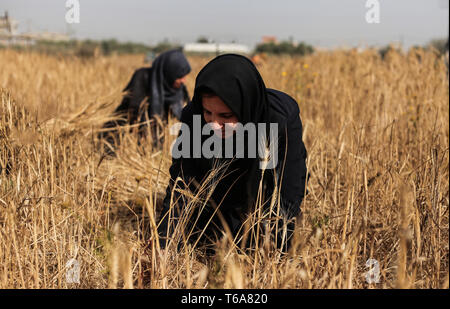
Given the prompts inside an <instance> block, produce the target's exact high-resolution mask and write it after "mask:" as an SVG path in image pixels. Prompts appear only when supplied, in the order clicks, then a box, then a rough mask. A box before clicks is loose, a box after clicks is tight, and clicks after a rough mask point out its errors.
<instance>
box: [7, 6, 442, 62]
mask: <svg viewBox="0 0 450 309" xmlns="http://www.w3.org/2000/svg"><path fill="white" fill-rule="evenodd" d="M448 7H449V6H448V0H431V1H425V0H395V1H373V0H344V1H333V0H319V1H297V0H283V1H276V2H275V1H267V0H263V1H261V0H258V1H256V0H239V1H238V0H227V1H225V0H216V1H207V0H193V1H185V0H164V1H163V0H150V1H140V0H129V1H118V0H112V1H111V0H109V1H106V0H91V1H83V0H76V1H75V0H68V1H60V0H42V1H29V0H2V1H1V4H0V45H3V46H5V45H14V46H22V47H23V46H28V48H30V47H31V48H36V49H45V50H58V51H63V50H67V49H69V50H73V49H74V47H77V48H78V49H80V46H81V45H82V46H83V48H82V50H83V52H85V53H86V52H89V50H90V51H91V52H93V50H94V49H95V48H96V47H97V52H101V53H103V54H108V53H112V52H127V53H129V52H138V53H142V52H150V53H149V54H148V56H149V57H151V56H152V54H151V52H154V53H158V52H160V51H163V50H166V49H169V48H172V47H176V46H180V47H184V48H185V51H187V52H194V53H196V52H197V53H200V52H203V53H208V52H213V53H220V52H238V53H244V54H251V53H253V52H255V51H256V52H269V53H278V54H280V53H290V54H293V53H295V54H306V53H309V52H311V51H312V50H313V49H314V50H320V49H335V48H354V47H357V48H360V49H364V48H369V47H372V48H373V47H375V48H379V49H383V48H386V47H387V46H389V45H392V44H394V45H396V47H398V48H403V49H409V48H411V47H417V46H421V47H427V46H430V45H433V46H434V47H435V48H437V49H438V50H441V51H444V49H445V46H446V44H448V43H447V42H448V10H449V9H448ZM74 10H77V12H76V13H74ZM74 14H75V15H74ZM199 44H202V45H199Z"/></svg>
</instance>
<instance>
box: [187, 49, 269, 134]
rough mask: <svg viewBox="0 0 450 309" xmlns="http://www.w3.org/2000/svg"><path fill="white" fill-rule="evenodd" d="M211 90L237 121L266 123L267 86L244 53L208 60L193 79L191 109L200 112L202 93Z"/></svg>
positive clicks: (201, 108)
mask: <svg viewBox="0 0 450 309" xmlns="http://www.w3.org/2000/svg"><path fill="white" fill-rule="evenodd" d="M204 89H209V90H212V91H213V92H214V93H215V94H216V95H217V96H218V97H220V98H221V99H222V101H224V103H225V104H226V105H227V106H228V107H229V108H230V109H231V110H232V111H233V113H234V114H235V115H236V116H237V118H238V120H239V122H240V123H242V124H243V125H245V124H246V123H249V122H253V123H267V121H268V119H269V115H268V99H267V92H266V86H265V85H264V81H263V80H262V78H261V75H260V74H259V72H258V70H257V69H256V67H255V66H254V64H253V63H252V62H251V61H250V60H249V59H247V58H246V57H244V56H240V55H235V54H225V55H222V56H218V57H216V58H215V59H213V60H212V61H211V62H209V63H208V64H207V65H206V66H205V67H204V68H203V69H202V70H201V71H200V73H199V74H198V76H197V79H196V81H195V89H194V97H193V99H192V102H193V104H194V110H195V111H198V112H199V113H201V112H202V111H203V107H202V98H201V92H202V90H204Z"/></svg>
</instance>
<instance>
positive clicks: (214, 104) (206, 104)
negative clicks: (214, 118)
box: [202, 95, 232, 113]
mask: <svg viewBox="0 0 450 309" xmlns="http://www.w3.org/2000/svg"><path fill="white" fill-rule="evenodd" d="M202 105H203V108H206V109H207V110H208V111H210V112H215V113H231V112H232V110H231V109H230V108H229V107H228V105H226V104H225V102H223V101H222V99H221V98H220V97H218V96H212V95H205V96H202Z"/></svg>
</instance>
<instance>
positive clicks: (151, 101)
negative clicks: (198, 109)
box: [100, 50, 191, 152]
mask: <svg viewBox="0 0 450 309" xmlns="http://www.w3.org/2000/svg"><path fill="white" fill-rule="evenodd" d="M190 71H191V67H190V65H189V62H188V60H187V59H186V57H185V56H184V55H183V53H182V52H181V51H180V50H170V51H167V52H164V53H162V54H160V55H159V56H158V57H157V58H156V59H155V60H154V61H153V63H152V66H151V67H150V68H141V69H138V70H136V71H135V72H134V74H133V76H132V78H131V80H130V82H129V83H128V85H127V86H126V87H125V89H124V91H126V92H127V93H126V95H125V96H124V98H123V100H122V103H121V104H120V105H119V107H117V109H116V110H115V116H118V117H120V118H119V119H118V120H114V121H110V122H107V123H106V124H105V125H104V128H114V127H117V126H122V125H126V124H130V125H132V124H136V123H144V122H146V121H147V120H150V119H153V120H155V118H156V117H159V118H160V120H162V121H167V118H168V115H169V113H172V115H173V116H175V117H176V118H177V119H180V117H181V111H182V109H183V103H184V102H189V95H188V92H187V89H186V86H185V85H184V82H185V80H186V76H187V75H188V74H189V72H190ZM139 133H140V136H145V133H146V126H145V125H142V126H140V127H139ZM151 133H152V139H153V145H154V146H157V145H158V144H160V143H161V142H162V140H160V139H159V137H158V136H157V123H156V122H155V121H152V126H151ZM100 137H106V141H107V142H108V144H109V145H110V146H112V147H113V146H114V145H115V144H116V143H117V142H118V141H117V131H115V130H113V131H112V132H109V131H107V132H105V133H102V134H101V135H100ZM108 148H109V149H108V150H109V151H108V152H111V151H112V149H111V148H110V147H108Z"/></svg>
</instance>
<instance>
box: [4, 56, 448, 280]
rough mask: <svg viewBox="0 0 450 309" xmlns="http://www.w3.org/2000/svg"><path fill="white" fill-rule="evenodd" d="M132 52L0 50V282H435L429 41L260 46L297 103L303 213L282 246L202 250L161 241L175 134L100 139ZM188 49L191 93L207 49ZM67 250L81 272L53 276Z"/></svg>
mask: <svg viewBox="0 0 450 309" xmlns="http://www.w3.org/2000/svg"><path fill="white" fill-rule="evenodd" d="M143 59H144V57H143V55H139V56H109V57H103V56H99V57H95V58H91V59H80V58H73V57H62V56H61V57H56V56H48V55H43V54H38V53H33V52H26V51H23V52H17V51H13V50H7V49H5V50H0V67H1V68H2V70H1V71H0V87H1V88H2V90H1V104H0V165H1V166H2V167H3V169H2V173H1V175H0V288H107V287H119V288H121V287H124V288H133V287H134V288H448V286H449V283H448V281H449V256H448V252H449V248H448V243H449V237H448V232H449V226H448V217H449V212H448V207H449V181H448V177H449V111H448V108H449V91H448V79H447V75H446V74H447V72H446V68H445V64H444V62H443V60H442V59H441V58H440V57H439V56H438V55H437V54H436V53H434V52H432V51H423V50H412V51H410V52H408V53H406V54H401V53H398V52H390V53H389V54H388V55H387V56H386V57H385V59H384V60H382V59H381V58H380V57H378V55H377V53H376V52H375V51H371V50H369V51H365V52H362V53H358V52H357V51H356V50H351V51H341V50H336V51H333V52H320V53H316V54H314V55H311V56H308V57H304V58H296V57H294V58H291V57H268V58H267V59H266V61H265V63H263V64H261V66H260V67H259V70H260V72H261V74H262V76H263V78H264V80H265V82H266V85H267V87H269V88H275V89H279V90H281V91H285V92H287V93H288V94H290V95H291V96H293V97H294V98H295V99H296V100H297V102H298V103H299V106H300V110H301V118H302V121H303V127H304V132H303V135H304V141H305V145H306V148H307V150H308V168H309V173H310V176H309V178H308V194H307V196H306V198H305V200H304V202H303V204H302V211H303V218H302V220H301V222H299V223H298V224H297V228H296V232H295V240H294V243H293V247H292V250H291V251H290V252H289V254H287V255H282V254H280V253H279V252H277V251H276V250H273V249H271V248H270V246H264V247H262V248H259V250H258V251H257V252H254V253H253V254H243V253H242V252H240V251H239V250H237V249H236V248H234V247H233V241H232V240H231V239H229V237H228V238H227V237H224V239H223V241H222V242H221V243H220V244H219V248H220V249H219V250H218V253H217V255H216V256H215V257H214V258H212V259H204V258H203V257H202V254H201V252H199V251H197V250H195V248H189V247H185V248H184V249H182V251H181V252H180V253H177V252H176V250H175V248H173V246H169V249H168V250H159V244H158V242H157V238H156V237H155V232H154V231H155V225H156V220H157V218H158V215H159V205H160V204H161V199H162V198H163V197H164V193H165V187H166V185H167V183H168V177H169V175H168V168H169V166H170V161H171V159H170V145H171V142H172V141H173V139H174V137H173V136H171V137H170V138H167V139H166V141H165V145H164V147H163V149H162V150H161V151H154V150H153V149H152V148H151V146H150V145H138V143H137V138H136V136H135V134H133V133H126V134H124V137H123V142H122V146H121V148H120V149H119V150H118V152H117V157H116V158H114V159H106V158H103V157H102V156H101V153H100V151H99V145H98V140H97V139H96V136H97V132H98V131H99V129H100V128H101V126H102V124H103V123H104V122H105V121H107V120H108V119H110V116H111V112H112V110H113V109H114V108H115V106H117V104H119V102H120V99H121V90H122V89H123V88H124V86H125V85H126V83H127V82H128V79H129V78H130V76H131V74H132V73H133V71H134V70H135V69H137V68H139V67H141V66H143V65H144V64H143ZM189 60H190V62H191V65H192V67H193V72H192V73H191V74H190V75H189V77H188V80H187V86H188V89H189V91H190V93H191V95H192V90H193V86H194V82H195V76H196V74H197V73H198V71H199V70H200V69H201V68H202V67H203V66H204V65H205V64H206V63H207V62H208V60H209V59H207V58H200V57H190V58H189ZM173 123H174V120H170V124H169V125H171V124H173ZM165 133H166V134H167V135H169V134H168V128H165ZM8 164H9V165H8ZM7 165H8V169H6V167H7ZM7 172H8V173H7ZM193 202H194V204H193V205H195V203H199V202H200V200H196V199H195V197H194V199H193ZM180 237H182V236H180ZM149 240H150V241H149ZM70 259H76V260H77V261H78V262H79V265H80V267H81V269H80V270H81V271H80V283H79V284H78V283H68V282H67V281H66V273H67V267H66V266H67V265H66V263H67V262H68V261H69V260H70ZM369 259H376V260H377V261H378V262H379V266H380V280H379V282H378V283H368V282H367V281H366V274H367V272H368V271H369V269H368V268H367V267H366V261H367V260H369Z"/></svg>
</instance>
